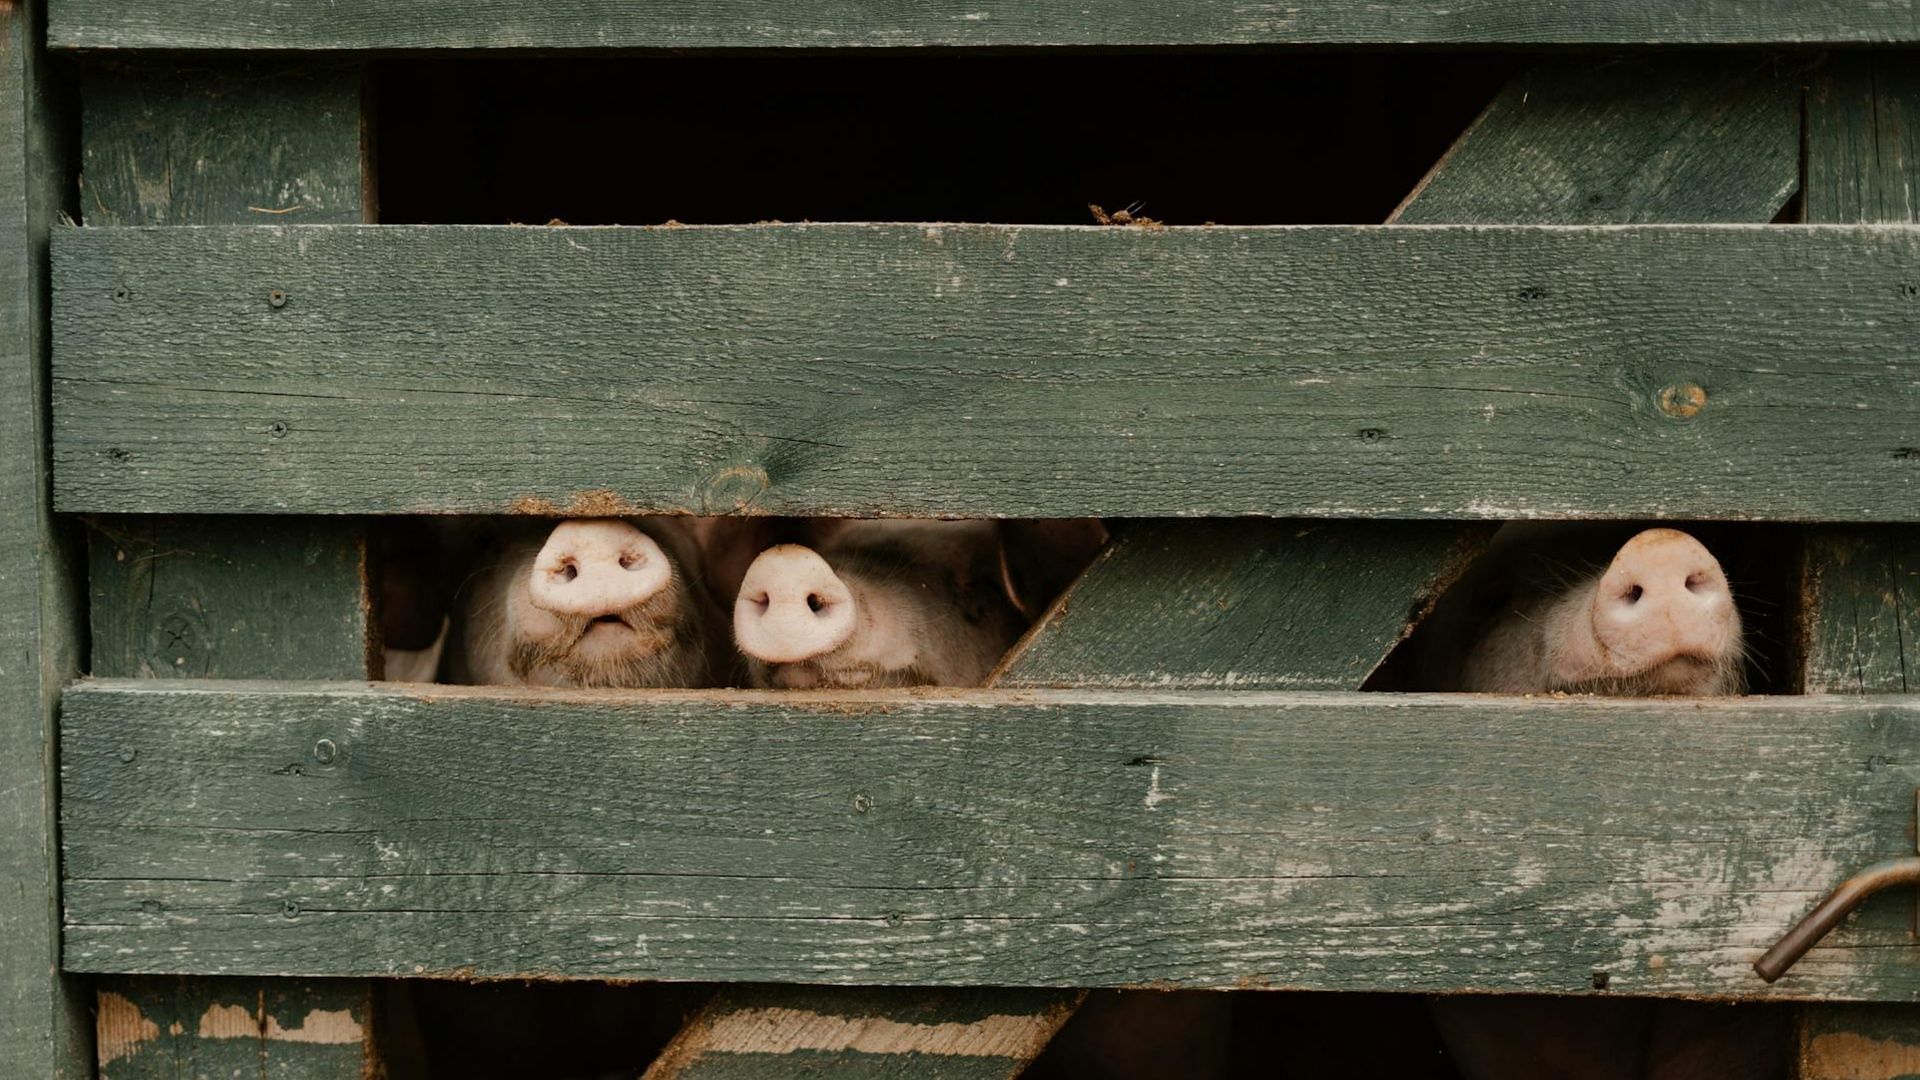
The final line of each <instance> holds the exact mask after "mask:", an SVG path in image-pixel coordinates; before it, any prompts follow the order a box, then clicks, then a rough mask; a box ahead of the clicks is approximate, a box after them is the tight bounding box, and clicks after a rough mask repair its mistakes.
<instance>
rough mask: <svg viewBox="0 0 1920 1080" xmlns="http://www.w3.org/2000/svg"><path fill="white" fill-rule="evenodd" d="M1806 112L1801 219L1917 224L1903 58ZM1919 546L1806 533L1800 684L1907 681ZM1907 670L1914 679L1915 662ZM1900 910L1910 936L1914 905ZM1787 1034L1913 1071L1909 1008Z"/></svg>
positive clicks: (1837, 80)
mask: <svg viewBox="0 0 1920 1080" xmlns="http://www.w3.org/2000/svg"><path fill="white" fill-rule="evenodd" d="M1806 118H1807V119H1806V147H1807V150H1806V172H1807V182H1806V192H1805V197H1804V199H1803V201H1802V207H1803V210H1804V213H1805V216H1806V219H1807V220H1808V221H1833V222H1896V223H1913V222H1920V198H1917V197H1916V192H1917V191H1920V142H1916V139H1920V132H1917V131H1916V126H1920V78H1916V77H1915V75H1914V72H1913V70H1912V62H1911V58H1908V57H1903V56H1897V55H1887V54H1878V53H1859V54H1840V55H1834V56H1830V57H1827V58H1826V59H1825V60H1824V61H1823V62H1822V64H1821V66H1820V68H1819V70H1818V71H1816V72H1815V73H1814V77H1813V80H1812V83H1811V85H1810V86H1809V87H1808V89H1807V101H1806ZM1917 545H1920V532H1916V530H1915V529H1913V528H1912V527H1903V526H1897V525H1895V526H1885V525H1880V526H1875V525H1868V526H1857V527H1851V528H1848V527H1837V526H1818V527H1816V528H1813V529H1810V530H1808V533H1807V540H1806V549H1805V555H1804V559H1803V565H1802V582H1803V588H1804V591H1805V596H1806V602H1805V610H1804V612H1803V613H1802V628H1801V629H1802V641H1803V646H1802V650H1801V651H1802V653H1803V655H1804V657H1805V666H1804V669H1803V681H1804V682H1805V685H1806V689H1807V690H1808V692H1810V693H1845V694H1875V693H1885V692H1888V691H1904V690H1905V689H1906V688H1907V686H1908V684H1909V682H1910V681H1912V680H1911V679H1910V677H1909V675H1908V668H1909V666H1910V664H1911V663H1912V661H1910V660H1909V659H1908V658H1909V656H1913V657H1916V658H1920V651H1916V649H1915V647H1914V641H1913V634H1914V631H1915V629H1916V627H1920V565H1916V562H1915V557H1914V552H1915V551H1916V546H1917ZM1914 671H1915V676H1920V666H1915V667H1914ZM1853 869H1856V868H1852V867H1849V868H1848V871H1849V872H1850V871H1851V870H1853ZM1887 906H1888V907H1892V906H1894V905H1891V904H1889V905H1887ZM1882 917H1883V918H1886V917H1887V916H1886V915H1883V916H1882ZM1906 917H1907V920H1908V922H1907V926H1908V929H1909V933H1911V925H1912V924H1911V918H1912V916H1911V910H1909V912H1908V913H1906ZM1893 925H1894V926H1895V927H1896V928H1897V927H1898V925H1899V924H1898V923H1897V922H1896V923H1893ZM1783 929H1784V928H1783ZM1822 947H1824V946H1822ZM1908 948H1909V949H1911V948H1912V946H1911V944H1909V946H1908ZM1795 1035H1796V1038H1797V1040H1798V1059H1799V1060H1798V1065H1799V1073H1798V1076H1799V1077H1800V1080H1894V1078H1896V1077H1913V1076H1920V1010H1917V1009H1915V1008H1914V1007H1913V1006H1912V1005H1866V1006H1862V1005H1831V1004H1822V1005H1809V1006H1807V1007H1805V1008H1804V1009H1802V1010H1801V1017H1800V1024H1799V1026H1798V1030H1797V1031H1796V1033H1795Z"/></svg>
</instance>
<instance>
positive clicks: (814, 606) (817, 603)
mask: <svg viewBox="0 0 1920 1080" xmlns="http://www.w3.org/2000/svg"><path fill="white" fill-rule="evenodd" d="M826 606H827V602H826V601H825V600H822V599H820V594H819V593H808V594H807V610H808V611H814V612H817V611H819V610H820V609H821V608H823V607H826Z"/></svg>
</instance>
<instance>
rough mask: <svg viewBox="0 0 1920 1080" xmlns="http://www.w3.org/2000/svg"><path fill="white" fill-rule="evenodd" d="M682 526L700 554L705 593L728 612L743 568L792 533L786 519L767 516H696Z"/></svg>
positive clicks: (737, 590)
mask: <svg viewBox="0 0 1920 1080" xmlns="http://www.w3.org/2000/svg"><path fill="white" fill-rule="evenodd" d="M685 524H686V529H687V533H688V535H690V536H692V537H693V542H694V545H695V546H696V547H697V548H698V549H699V551H700V567H699V572H700V576H701V577H702V578H703V579H704V580H705V581H706V584H707V592H708V593H710V594H712V596H713V598H714V599H715V600H716V601H718V602H719V604H720V606H721V607H722V608H725V609H726V610H728V611H731V610H733V601H734V597H736V596H738V595H739V594H740V580H741V579H742V578H744V577H746V576H747V567H749V566H752V565H753V560H754V559H755V558H757V557H759V555H760V553H761V552H763V551H765V550H767V549H768V548H770V547H772V546H774V545H775V544H778V543H780V542H781V540H782V538H783V537H784V536H785V535H786V534H787V533H788V532H790V531H791V530H792V526H791V524H790V522H789V520H788V519H786V518H771V517H696V518H687V519H686V521H685Z"/></svg>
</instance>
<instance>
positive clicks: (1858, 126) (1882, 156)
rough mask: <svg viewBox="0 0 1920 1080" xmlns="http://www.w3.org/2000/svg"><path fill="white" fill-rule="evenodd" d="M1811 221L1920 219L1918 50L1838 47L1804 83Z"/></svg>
mask: <svg viewBox="0 0 1920 1080" xmlns="http://www.w3.org/2000/svg"><path fill="white" fill-rule="evenodd" d="M1805 208H1806V219H1807V220H1808V221H1838V222H1855V221H1868V222H1903V223H1909V224H1911V223H1915V222H1920V56H1916V55H1914V54H1911V53H1897V52H1872V53H1840V54H1835V55H1833V56H1830V57H1828V58H1827V59H1826V61H1825V62H1824V63H1823V64H1822V65H1821V67H1820V69H1819V71H1817V72H1816V73H1815V75H1814V77H1813V80H1812V84H1811V85H1810V86H1809V87H1808V88H1807V198H1806V203H1805Z"/></svg>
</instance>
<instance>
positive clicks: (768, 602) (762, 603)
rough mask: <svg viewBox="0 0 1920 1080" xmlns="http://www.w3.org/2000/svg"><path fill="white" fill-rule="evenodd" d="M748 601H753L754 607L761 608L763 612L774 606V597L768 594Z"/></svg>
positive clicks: (762, 594) (750, 598)
mask: <svg viewBox="0 0 1920 1080" xmlns="http://www.w3.org/2000/svg"><path fill="white" fill-rule="evenodd" d="M748 599H749V600H751V601H752V603H753V606H754V607H757V608H759V609H760V610H761V611H763V612H764V611H766V610H767V608H769V607H771V606H773V597H771V596H769V595H767V594H766V593H761V594H760V595H759V596H754V597H749V598H748Z"/></svg>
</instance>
